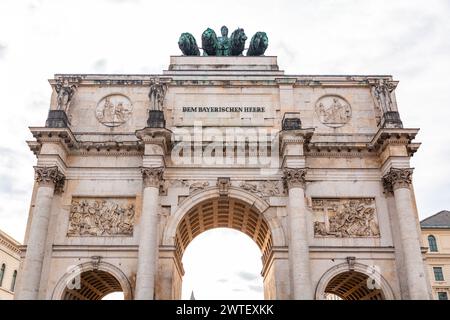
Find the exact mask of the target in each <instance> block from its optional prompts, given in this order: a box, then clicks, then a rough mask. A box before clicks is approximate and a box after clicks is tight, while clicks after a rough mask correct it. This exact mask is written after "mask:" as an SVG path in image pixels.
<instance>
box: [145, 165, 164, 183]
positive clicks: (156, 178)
mask: <svg viewBox="0 0 450 320" xmlns="http://www.w3.org/2000/svg"><path fill="white" fill-rule="evenodd" d="M141 172H142V178H143V181H144V188H149V187H153V188H159V186H160V185H161V182H162V181H163V174H164V167H155V168H144V167H143V168H141Z"/></svg>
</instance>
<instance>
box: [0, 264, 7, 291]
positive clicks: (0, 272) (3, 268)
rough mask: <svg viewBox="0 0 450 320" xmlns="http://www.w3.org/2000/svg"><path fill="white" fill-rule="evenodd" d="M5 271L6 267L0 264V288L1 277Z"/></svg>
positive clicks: (0, 283)
mask: <svg viewBox="0 0 450 320" xmlns="http://www.w3.org/2000/svg"><path fill="white" fill-rule="evenodd" d="M5 269H6V265H5V264H2V268H1V269H0V287H1V286H2V283H3V276H4V275H5Z"/></svg>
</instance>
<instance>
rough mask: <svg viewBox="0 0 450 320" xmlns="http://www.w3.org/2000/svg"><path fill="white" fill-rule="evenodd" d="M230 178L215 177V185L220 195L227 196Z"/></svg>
mask: <svg viewBox="0 0 450 320" xmlns="http://www.w3.org/2000/svg"><path fill="white" fill-rule="evenodd" d="M230 186H231V183H230V178H222V177H220V178H217V187H218V188H219V195H220V196H228V190H229V189H230Z"/></svg>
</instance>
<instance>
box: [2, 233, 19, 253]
mask: <svg viewBox="0 0 450 320" xmlns="http://www.w3.org/2000/svg"><path fill="white" fill-rule="evenodd" d="M0 246H2V247H5V248H7V249H9V250H11V251H12V252H14V253H17V254H18V255H20V249H19V246H20V244H15V243H12V242H11V241H10V240H9V239H8V238H6V237H4V236H3V235H1V234H0Z"/></svg>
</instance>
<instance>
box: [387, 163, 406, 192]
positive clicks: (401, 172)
mask: <svg viewBox="0 0 450 320" xmlns="http://www.w3.org/2000/svg"><path fill="white" fill-rule="evenodd" d="M412 173H413V169H412V168H405V169H399V168H391V169H390V170H389V172H388V173H386V174H385V175H384V176H383V187H384V190H385V192H386V193H392V192H393V191H394V190H395V189H397V188H409V187H410V186H411V183H412Z"/></svg>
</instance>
